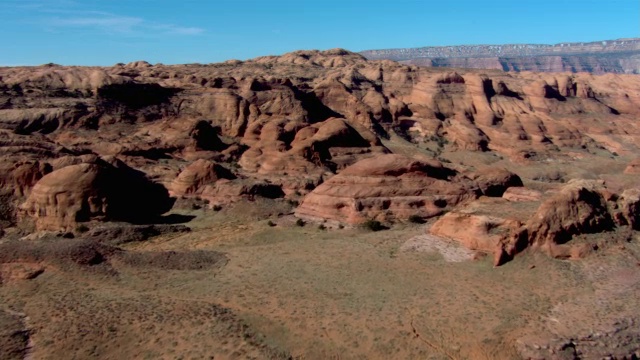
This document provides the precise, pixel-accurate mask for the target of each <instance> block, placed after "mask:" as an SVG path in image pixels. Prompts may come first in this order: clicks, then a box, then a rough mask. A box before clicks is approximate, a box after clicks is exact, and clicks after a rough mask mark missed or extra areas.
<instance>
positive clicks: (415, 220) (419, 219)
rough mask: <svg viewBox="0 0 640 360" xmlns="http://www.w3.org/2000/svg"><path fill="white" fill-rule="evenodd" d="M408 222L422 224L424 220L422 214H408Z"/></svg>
mask: <svg viewBox="0 0 640 360" xmlns="http://www.w3.org/2000/svg"><path fill="white" fill-rule="evenodd" d="M409 222H411V223H414V224H424V223H425V221H424V219H423V218H422V216H419V215H411V216H409Z"/></svg>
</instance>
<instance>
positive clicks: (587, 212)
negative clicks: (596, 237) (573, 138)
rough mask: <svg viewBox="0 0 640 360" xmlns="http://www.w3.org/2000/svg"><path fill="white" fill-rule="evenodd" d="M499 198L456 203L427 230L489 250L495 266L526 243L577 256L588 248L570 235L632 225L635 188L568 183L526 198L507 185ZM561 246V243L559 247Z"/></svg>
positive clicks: (639, 202)
mask: <svg viewBox="0 0 640 360" xmlns="http://www.w3.org/2000/svg"><path fill="white" fill-rule="evenodd" d="M509 189H513V191H514V192H515V195H514V197H515V199H514V200H507V199H508V198H509V197H511V196H510V195H509V194H510V193H511V192H510V191H509V190H508V192H507V193H505V195H507V196H503V198H502V199H491V200H489V199H480V200H478V201H475V202H472V203H470V204H468V205H466V206H463V207H458V208H456V209H455V210H453V211H452V212H449V213H447V214H446V215H444V216H443V217H442V218H440V219H439V220H438V221H437V222H436V223H435V224H434V225H433V226H432V227H431V228H430V230H429V231H430V233H432V234H434V235H438V236H442V237H447V238H450V239H454V240H456V241H459V242H461V243H462V244H464V245H465V246H467V247H469V248H470V249H473V250H481V251H485V252H489V253H493V254H494V259H495V261H494V263H495V264H496V265H500V264H502V263H504V262H505V261H508V260H509V259H510V258H512V257H513V256H514V255H516V254H517V253H519V252H521V251H522V250H524V249H525V248H527V247H533V248H537V249H541V250H543V251H545V252H546V253H547V254H549V255H551V256H554V257H559V258H572V259H576V258H580V257H583V256H584V255H585V254H587V253H589V252H590V251H591V250H592V246H591V245H589V244H580V245H575V246H573V245H572V244H570V240H571V239H572V237H574V236H575V235H581V234H593V233H600V232H606V231H610V230H613V228H614V227H615V226H629V227H630V228H634V229H637V226H638V220H639V218H638V216H639V210H640V191H639V190H638V189H628V190H625V191H624V192H623V193H622V194H621V195H616V194H614V193H612V192H611V191H610V190H608V189H607V188H606V186H605V185H604V183H603V182H601V181H593V180H590V181H589V180H578V181H570V182H569V183H568V184H567V185H565V186H564V187H562V188H561V189H560V190H559V191H557V192H555V193H551V194H547V195H546V198H544V197H543V199H542V200H543V201H542V202H541V201H540V200H541V199H540V195H541V194H539V193H538V194H535V196H531V195H530V192H531V190H526V192H525V194H524V195H523V196H520V195H518V194H517V192H518V191H523V189H522V188H509ZM565 244H567V245H565Z"/></svg>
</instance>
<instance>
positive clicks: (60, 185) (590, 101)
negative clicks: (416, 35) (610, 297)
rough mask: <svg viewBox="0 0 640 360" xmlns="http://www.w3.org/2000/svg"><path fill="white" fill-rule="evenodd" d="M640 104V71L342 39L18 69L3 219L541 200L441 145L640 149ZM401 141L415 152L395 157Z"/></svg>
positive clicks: (419, 207) (351, 213) (384, 209)
mask: <svg viewBox="0 0 640 360" xmlns="http://www.w3.org/2000/svg"><path fill="white" fill-rule="evenodd" d="M639 100H640V80H639V79H637V78H636V77H634V76H630V75H613V74H607V75H603V76H594V75H589V74H555V75H550V74H537V73H523V74H518V75H514V74H507V73H503V72H499V71H488V72H478V71H470V70H469V71H452V70H433V69H425V68H419V67H415V66H406V65H401V64H398V63H395V62H391V61H368V60H366V59H365V58H364V57H363V56H361V55H359V54H355V53H351V52H348V51H346V50H342V49H334V50H328V51H297V52H293V53H289V54H285V55H283V56H269V57H261V58H257V59H253V60H249V61H245V62H240V61H229V62H225V63H221V64H210V65H201V64H190V65H180V66H166V65H162V64H157V65H151V64H148V63H146V62H135V63H130V64H117V65H115V66H113V67H107V68H100V67H63V66H58V65H55V64H48V65H44V66H40V67H24V68H3V69H0V131H1V132H2V136H3V138H2V141H0V157H2V159H3V161H2V166H3V167H4V170H5V171H3V175H2V176H1V177H0V181H1V182H2V184H4V185H6V186H4V187H3V188H4V189H6V190H3V196H2V197H1V199H2V201H3V206H2V209H3V212H2V219H1V220H2V221H3V227H11V226H14V225H16V224H18V223H21V222H23V221H27V222H30V221H33V222H34V223H35V226H36V228H37V229H39V230H54V231H57V230H65V231H69V230H74V228H76V227H77V226H78V224H80V223H84V222H87V221H89V222H91V221H109V220H118V221H120V220H125V221H130V222H149V221H153V219H154V218H157V217H158V216H160V215H161V214H162V213H164V212H166V211H168V210H169V209H171V206H172V204H173V202H172V201H173V200H171V199H170V198H169V196H174V197H179V198H183V199H196V200H204V201H206V202H207V203H208V204H209V206H212V207H213V206H220V205H223V204H228V203H231V202H234V201H238V200H240V199H248V200H251V199H253V198H254V197H256V196H259V197H267V198H283V197H284V198H288V199H289V200H291V201H299V202H300V203H301V206H300V207H299V208H298V209H297V211H296V214H297V215H298V216H300V217H303V218H307V219H315V220H319V221H327V220H331V221H337V222H340V223H345V224H358V223H362V222H365V221H367V220H372V219H377V220H379V221H383V222H397V221H405V220H407V219H408V218H410V217H420V218H423V219H427V218H430V217H434V216H439V215H441V214H443V213H445V212H449V211H451V210H455V208H456V207H457V206H458V205H464V204H468V203H470V202H471V201H473V200H475V199H478V198H479V197H483V196H485V197H486V196H488V197H496V196H497V197H500V196H502V195H503V193H505V192H507V193H508V194H512V195H511V196H513V197H512V198H513V199H515V198H517V197H518V196H520V197H524V198H526V197H531V196H533V197H535V196H536V195H535V192H533V195H532V193H526V191H525V192H522V191H520V192H518V191H515V192H514V190H510V188H513V187H518V186H521V185H523V183H522V180H521V179H520V177H518V176H517V175H515V174H513V173H512V172H510V171H507V170H501V169H500V168H498V167H491V166H481V167H478V168H474V166H470V165H465V164H464V163H458V164H451V166H449V165H447V166H444V165H443V163H442V162H441V161H439V160H436V158H438V157H439V155H440V154H442V153H443V152H447V153H450V154H456V153H464V152H470V153H474V154H483V153H486V154H492V155H491V156H494V157H497V158H502V159H505V161H507V162H505V164H512V165H514V164H518V165H520V166H527V164H537V163H539V162H540V161H563V162H567V163H570V162H571V161H574V160H575V159H579V158H583V157H594V158H599V157H603V156H604V157H607V158H615V157H616V156H620V157H624V158H625V159H626V158H630V159H633V158H637V154H638V153H639V152H640V149H638V144H640V141H639V140H640V139H639V138H638V137H639V135H638V134H640V131H638V130H639V129H638V123H637V121H636V118H637V116H638V114H639V113H640V110H638V107H637V106H636V105H635V104H637V103H638V101H639ZM403 142H404V143H412V145H411V146H413V149H414V150H413V151H414V153H412V154H409V155H407V154H404V155H401V154H390V153H394V152H397V151H398V150H397V146H398V145H399V144H401V143H403ZM403 146H404V145H403ZM421 146H422V148H421ZM418 149H420V150H418ZM418 154H420V155H418ZM444 160H446V161H448V162H450V160H448V159H444ZM634 164H635V162H633V161H631V163H630V165H629V167H628V169H627V171H626V172H627V174H631V173H633V169H634V166H635V165H634ZM510 166H511V165H510ZM621 173H622V171H621ZM629 176H630V175H629ZM628 182H629V181H627V183H628ZM621 186H622V185H621ZM624 186H626V185H624ZM624 186H622V187H624ZM627 187H628V186H627ZM624 191H625V188H620V189H619V191H618V190H616V194H623V193H624ZM629 191H631V190H629ZM629 194H631V193H629ZM616 196H617V195H616ZM629 196H631V197H633V196H632V195H629ZM627 197H628V196H627ZM627 197H620V198H625V199H626V198H627ZM556 205H557V204H556ZM556 205H551V206H550V207H551V208H553V209H555V208H556ZM603 206H604V205H603ZM619 206H620V209H623V208H624V206H627V208H628V210H624V211H626V213H624V214H622V215H620V214H618V215H615V216H617V217H616V218H615V219H617V220H619V221H618V222H619V223H620V224H621V225H622V224H623V221H622V220H621V219H626V220H625V221H626V224H631V225H632V224H635V223H637V220H636V218H635V217H634V216H636V215H634V214H635V212H634V211H636V210H633V209H636V206H637V204H635V203H629V204H619ZM625 209H626V208H625ZM452 214H453V213H452ZM545 214H546V213H545ZM608 214H609V215H610V216H614V214H612V213H610V212H609V213H608ZM629 214H632V215H629ZM451 216H453V215H449V217H451ZM541 216H542V218H543V219H546V218H544V214H542V215H541ZM444 219H447V217H445V218H444ZM547 220H549V221H551V219H547ZM545 221H546V220H544V221H543V222H542V223H541V224H539V225H540V226H538V227H535V229H539V230H540V229H543V228H544V226H545V224H546V223H545ZM524 222H526V221H523V223H524ZM508 223H509V224H511V223H510V222H508ZM499 226H502V225H499ZM508 226H509V227H510V226H511V225H508ZM632 226H633V225H632ZM535 229H534V227H530V228H529V230H530V231H537V230H535ZM556 230H557V231H560V229H555V230H549V229H547V230H544V231H542V230H540V231H541V232H540V234H541V235H540V236H542V237H548V236H555V235H553V234H556V233H557V231H556ZM513 241H514V240H513V239H511V238H509V239H506V238H505V239H503V238H500V240H499V241H498V242H499V243H500V244H502V245H505V244H508V243H511V244H513ZM489 242H490V243H492V244H493V243H495V242H496V241H495V239H494V240H490V241H489ZM533 242H535V241H531V243H533ZM518 243H519V242H518ZM505 246H506V245H505ZM505 246H503V248H504V249H506V250H504V251H505V252H506V254H507V256H512V255H514V254H515V253H516V252H517V251H515V250H514V249H519V246H513V245H509V246H506V247H505ZM480 248H482V249H483V250H487V251H494V250H495V249H494V248H495V247H493V245H492V247H491V248H490V249H489V248H486V247H485V246H480ZM501 251H502V250H501Z"/></svg>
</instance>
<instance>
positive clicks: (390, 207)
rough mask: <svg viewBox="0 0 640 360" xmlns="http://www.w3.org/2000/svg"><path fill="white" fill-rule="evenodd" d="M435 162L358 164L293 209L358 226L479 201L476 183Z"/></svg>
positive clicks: (395, 159) (396, 158) (387, 159)
mask: <svg viewBox="0 0 640 360" xmlns="http://www.w3.org/2000/svg"><path fill="white" fill-rule="evenodd" d="M455 176H456V172H455V171H453V170H451V169H448V168H446V167H444V166H442V164H440V163H439V162H437V161H434V160H416V159H410V158H407V157H405V156H401V155H395V154H389V155H379V156H376V157H373V158H369V159H365V160H361V161H359V162H357V163H356V164H354V165H352V166H350V167H348V168H346V169H345V170H343V171H341V172H340V173H339V174H338V175H336V176H334V177H332V178H330V179H329V180H327V181H326V182H324V183H323V184H321V185H320V186H318V187H317V188H316V189H315V190H313V191H312V192H311V193H310V194H309V195H307V196H306V197H305V198H304V200H303V202H302V203H301V204H300V206H299V207H298V208H297V209H296V216H298V217H302V218H308V219H315V220H318V219H322V220H332V221H336V222H346V223H350V224H358V223H362V222H365V221H366V220H368V219H375V220H379V221H394V220H402V219H405V220H406V219H408V218H409V217H411V216H419V217H422V218H429V217H433V216H436V215H440V214H442V213H443V212H445V211H446V210H448V209H451V207H453V206H455V205H456V204H459V203H460V202H462V201H465V200H469V199H475V198H476V197H477V192H478V188H477V184H476V183H474V182H473V181H470V180H469V179H464V178H460V179H458V178H456V177H455Z"/></svg>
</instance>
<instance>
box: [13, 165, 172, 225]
mask: <svg viewBox="0 0 640 360" xmlns="http://www.w3.org/2000/svg"><path fill="white" fill-rule="evenodd" d="M172 205H173V202H172V201H170V199H169V197H168V193H167V191H166V189H164V187H162V186H160V185H157V184H154V183H151V182H150V181H148V180H147V179H146V178H145V177H144V175H143V174H141V173H139V172H137V171H135V170H133V169H131V168H128V167H127V166H126V165H124V164H123V163H121V162H119V161H117V160H115V159H112V160H108V161H103V160H99V161H97V162H95V163H83V164H77V165H69V166H66V167H63V168H61V169H59V170H56V171H53V172H52V173H50V174H47V175H45V176H44V177H43V178H42V179H40V181H38V182H37V183H36V184H35V186H34V187H33V189H32V191H31V194H30V195H29V197H28V198H27V200H26V201H25V203H24V204H22V205H21V207H20V212H21V215H22V216H23V217H25V218H30V219H33V220H34V221H35V224H36V227H37V228H38V229H39V230H74V229H75V227H76V225H77V223H79V222H86V221H90V220H125V221H133V222H136V221H145V220H148V219H153V218H154V217H155V216H158V215H160V214H162V213H164V212H166V211H168V210H169V209H170V208H171V206H172Z"/></svg>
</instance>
